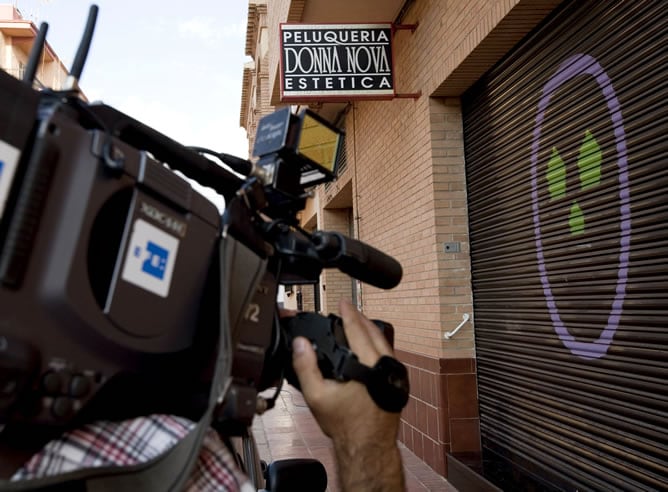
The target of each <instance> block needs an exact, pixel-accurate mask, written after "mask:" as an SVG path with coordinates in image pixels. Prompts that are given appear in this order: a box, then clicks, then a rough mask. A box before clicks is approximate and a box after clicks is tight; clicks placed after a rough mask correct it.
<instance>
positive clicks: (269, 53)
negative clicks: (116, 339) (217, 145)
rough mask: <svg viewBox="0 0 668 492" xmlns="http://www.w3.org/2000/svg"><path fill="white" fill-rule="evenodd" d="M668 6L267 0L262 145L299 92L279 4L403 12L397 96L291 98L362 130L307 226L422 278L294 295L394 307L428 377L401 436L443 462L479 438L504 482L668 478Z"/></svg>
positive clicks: (360, 16)
mask: <svg viewBox="0 0 668 492" xmlns="http://www.w3.org/2000/svg"><path fill="white" fill-rule="evenodd" d="M660 4H661V2H658V1H639V2H628V1H622V0H620V1H613V2H595V1H564V2H562V1H558V0H539V1H526V0H510V1H509V0H481V1H475V0H467V1H448V2H442V1H437V0H407V1H403V0H397V1H373V0H368V1H357V2H351V1H344V2H336V3H335V4H332V3H331V2H326V1H324V0H302V1H294V0H292V1H290V0H280V1H278V0H277V1H272V2H251V3H250V6H249V19H248V31H247V44H246V53H247V54H248V55H249V56H251V57H252V58H253V60H254V62H253V63H252V64H249V65H248V66H247V67H246V68H245V69H244V89H243V94H242V107H241V117H240V122H241V124H242V126H243V127H244V128H246V129H247V130H248V134H249V142H250V149H252V146H253V133H254V132H253V131H254V129H255V126H256V123H257V120H258V119H259V118H260V117H261V116H262V115H264V114H267V113H268V112H271V111H272V110H273V109H274V108H277V107H280V106H283V105H286V104H288V102H286V101H284V100H282V99H281V84H280V74H281V47H280V36H279V29H280V24H281V23H302V24H344V23H345V24H349V23H350V24H353V23H371V22H388V23H392V25H393V26H394V27H395V29H394V30H393V36H392V42H393V74H394V91H395V97H394V98H392V99H385V100H367V99H351V100H349V101H346V100H337V101H336V102H332V101H330V100H322V101H318V100H313V98H308V100H307V98H305V100H304V101H302V102H300V101H298V100H297V101H295V100H291V101H290V104H293V105H301V106H303V107H306V106H308V107H310V108H311V109H313V110H315V111H317V112H319V113H320V114H321V115H322V116H324V117H325V118H327V119H328V120H329V121H331V122H333V123H334V124H336V125H337V126H339V127H340V128H342V129H343V130H344V131H345V133H346V137H345V162H344V163H343V164H344V166H343V169H342V171H341V173H340V175H339V178H338V180H337V181H335V182H333V183H331V184H328V185H321V186H319V187H318V188H317V190H316V191H315V194H314V198H313V199H312V200H311V201H310V203H309V206H308V207H307V209H306V210H305V211H304V212H303V214H302V217H301V220H302V225H303V227H305V228H306V229H309V230H310V229H325V230H335V231H339V232H342V233H344V234H347V235H349V236H352V237H355V238H359V239H360V240H362V241H365V242H367V243H369V244H371V245H372V246H375V247H377V248H379V249H381V250H382V251H384V252H386V253H388V254H390V255H392V256H394V257H395V258H397V259H398V260H399V261H400V262H401V264H402V266H403V269H404V275H403V280H402V282H401V283H400V285H399V286H398V287H396V288H395V289H392V290H389V291H384V290H381V289H377V288H374V287H371V286H368V285H366V284H361V283H359V282H354V281H351V280H350V278H349V277H347V276H346V275H343V274H341V273H340V272H336V271H325V272H323V274H322V276H321V278H320V282H319V283H318V284H317V285H315V286H300V287H299V288H298V289H297V291H296V294H297V295H298V296H299V299H300V308H303V309H316V310H318V311H321V312H323V313H328V312H335V311H336V309H337V307H336V303H337V301H338V299H339V298H341V297H347V298H352V299H353V300H354V301H355V302H356V303H357V305H358V306H359V307H360V308H361V309H362V310H363V312H364V313H365V314H366V315H367V316H368V317H370V318H380V319H384V320H386V321H389V322H390V323H392V324H393V325H394V327H395V349H396V353H397V356H398V357H399V358H400V359H401V360H402V361H403V362H404V363H405V364H406V365H407V366H408V367H409V370H410V378H411V398H410V401H409V404H408V406H407V408H406V409H405V410H404V413H403V415H402V424H401V431H400V439H401V441H402V442H404V443H405V444H406V446H407V447H408V448H409V449H411V450H412V451H413V452H414V453H415V454H416V455H418V456H419V457H420V458H421V459H423V460H424V461H425V462H426V463H427V464H429V465H430V466H431V467H432V468H433V469H435V470H436V471H438V472H439V473H441V474H443V475H445V476H448V475H449V474H452V473H453V471H452V470H453V468H451V466H454V464H455V463H456V462H458V460H461V461H462V462H464V461H465V460H466V459H467V457H469V458H470V457H472V456H474V457H476V456H480V457H481V460H482V461H481V463H482V466H483V468H484V474H485V476H488V477H489V478H490V480H493V481H496V482H497V483H498V484H504V483H506V484H507V482H504V480H514V481H515V482H513V483H515V484H517V482H521V481H522V480H525V479H526V480H527V481H530V480H535V481H538V482H540V483H542V484H543V485H545V484H547V485H549V486H554V487H556V488H559V487H567V488H568V487H576V488H577V487H580V488H587V487H590V488H594V489H595V488H599V489H600V488H601V487H602V488H608V487H619V488H621V489H629V490H633V489H636V490H637V489H638V488H643V487H650V488H652V487H655V486H657V484H659V483H660V477H661V476H662V475H663V476H664V477H665V476H666V472H667V471H668V468H667V465H666V463H667V454H666V450H665V447H664V446H663V445H662V444H661V442H662V440H661V439H662V438H661V436H660V435H659V434H661V432H659V434H657V433H656V432H655V431H658V429H660V428H663V429H665V425H666V423H667V422H666V410H667V409H668V395H667V394H666V386H665V376H666V372H667V371H668V364H667V360H666V356H665V353H666V348H668V339H666V337H665V333H666V332H665V321H661V320H662V319H665V314H667V313H666V309H667V308H666V306H667V305H668V302H666V301H667V300H668V298H667V296H668V266H667V265H668V262H667V261H666V253H665V244H666V243H665V240H666V235H665V232H662V231H663V230H664V229H665V228H662V227H661V225H660V224H662V223H664V224H665V210H667V209H668V208H667V207H668V203H667V202H666V198H665V197H664V196H663V195H665V194H664V193H662V192H661V191H660V190H661V189H662V185H661V183H664V184H665V182H666V180H668V174H666V173H667V171H666V166H665V164H666V156H667V155H668V151H667V145H666V138H665V128H666V123H667V122H668V121H667V111H666V102H665V101H666V100H668V98H666V95H667V94H666V91H667V87H666V83H665V80H666V77H665V75H666V68H665V67H666V66H668V63H667V61H668V60H667V58H666V50H665V45H666V25H667V24H666V13H665V9H663V8H661V5H660ZM661 47H663V48H661ZM650 176H652V178H650ZM662 245H663V247H662ZM642 405H646V406H647V408H650V411H648V412H645V413H644V414H643V413H642V412H641V410H640V407H641V406H642ZM615 429H617V430H618V431H619V432H618V433H617V434H615ZM662 432H663V437H665V430H664V431H662ZM508 470H510V471H508ZM518 470H519V472H520V475H522V476H523V477H527V478H522V479H520V478H517V477H518V473H517V472H518ZM508 477H510V478H508ZM527 483H528V482H527ZM659 488H660V487H659Z"/></svg>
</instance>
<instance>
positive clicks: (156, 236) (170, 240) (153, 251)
mask: <svg viewBox="0 0 668 492" xmlns="http://www.w3.org/2000/svg"><path fill="white" fill-rule="evenodd" d="M178 248H179V240H178V239H177V238H175V237H174V236H172V235H170V234H167V233H166V232H165V231H163V230H162V229H159V228H157V227H155V226H154V225H152V224H149V223H148V222H146V221H144V220H142V219H137V220H136V221H135V223H134V225H133V227H132V235H131V236H130V244H129V245H128V249H127V254H126V257H125V264H124V265H123V273H122V275H121V278H122V279H123V280H125V281H127V282H130V283H131V284H134V285H136V286H138V287H141V288H142V289H145V290H148V291H150V292H153V293H154V294H156V295H159V296H161V297H167V296H168V295H169V288H170V285H171V282H172V273H173V272H174V264H175V262H176V255H177V252H178Z"/></svg>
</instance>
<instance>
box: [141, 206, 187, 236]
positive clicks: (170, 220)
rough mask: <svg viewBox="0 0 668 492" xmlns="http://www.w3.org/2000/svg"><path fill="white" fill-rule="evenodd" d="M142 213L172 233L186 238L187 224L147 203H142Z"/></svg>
mask: <svg viewBox="0 0 668 492" xmlns="http://www.w3.org/2000/svg"><path fill="white" fill-rule="evenodd" d="M140 211H141V213H143V214H144V215H146V216H147V217H150V218H151V219H153V220H154V221H156V222H157V223H158V224H160V225H162V226H164V227H165V228H167V229H169V230H170V231H172V232H175V233H176V234H178V235H179V236H180V237H185V235H186V229H187V227H186V224H185V222H182V221H180V220H178V219H175V218H174V217H172V216H170V215H168V214H166V213H165V212H163V211H162V210H159V209H158V208H156V207H154V206H153V205H150V204H148V203H146V202H141V208H140Z"/></svg>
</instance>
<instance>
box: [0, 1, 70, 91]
mask: <svg viewBox="0 0 668 492" xmlns="http://www.w3.org/2000/svg"><path fill="white" fill-rule="evenodd" d="M37 31H38V30H37V26H35V24H34V23H33V22H31V21H29V20H27V19H24V18H23V16H22V14H21V12H20V11H19V10H18V9H17V8H15V7H14V6H13V5H9V4H5V5H0V34H1V36H0V68H2V70H4V71H5V72H7V73H9V74H10V75H13V76H14V77H16V78H19V79H22V78H23V75H24V73H25V69H26V66H27V64H28V57H29V55H30V50H31V49H32V46H33V44H34V42H35V38H36V37H37ZM66 80H67V69H66V68H65V66H64V65H63V63H62V61H61V60H60V58H58V56H57V55H56V53H55V52H54V51H53V49H52V48H51V46H50V45H49V43H48V42H47V43H45V46H44V49H43V51H42V55H41V59H40V62H39V63H38V65H37V71H36V76H35V81H34V84H35V87H36V88H38V89H41V88H44V87H48V88H50V89H54V90H60V89H63V88H64V86H65V81H66Z"/></svg>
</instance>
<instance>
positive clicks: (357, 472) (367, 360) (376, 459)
mask: <svg viewBox="0 0 668 492" xmlns="http://www.w3.org/2000/svg"><path fill="white" fill-rule="evenodd" d="M339 309H340V312H341V318H342V319H343V328H344V331H345V333H346V337H347V339H348V342H349V344H350V348H351V350H352V351H353V352H354V353H355V354H356V355H357V356H358V358H359V360H360V362H361V363H362V364H365V365H367V366H369V367H373V366H374V365H375V364H376V362H377V361H378V359H379V358H380V357H381V356H383V355H389V356H392V355H393V353H392V348H391V347H390V346H389V344H388V343H387V340H386V339H385V337H384V336H383V334H382V333H381V331H380V330H379V329H378V327H377V326H376V325H375V324H374V323H372V322H371V321H370V320H368V319H367V318H366V317H364V316H363V315H362V314H361V313H359V311H357V309H355V308H354V307H353V306H352V304H351V303H350V302H349V301H341V302H340V303H339ZM292 348H293V360H292V362H293V366H294V369H295V373H296V374H297V377H298V378H299V384H300V386H301V389H302V393H303V395H304V399H305V400H306V403H307V404H308V405H309V407H310V408H311V411H312V412H313V415H314V417H315V418H316V420H317V421H318V424H319V425H320V427H321V428H322V430H323V432H324V433H325V434H327V435H328V436H329V437H330V438H331V439H332V441H333V442H334V451H335V453H336V457H337V463H338V467H339V479H340V482H341V487H342V490H344V491H346V492H350V491H353V490H364V491H371V490H379V491H380V490H382V491H399V490H404V480H403V470H402V467H401V455H400V454H399V449H398V447H397V433H398V430H399V418H400V414H399V413H389V412H386V411H384V410H382V409H380V408H379V407H378V406H377V405H376V403H374V401H373V400H372V399H371V397H370V396H369V393H368V392H367V389H366V387H364V385H362V384H360V383H358V382H356V381H348V382H346V383H340V382H337V381H334V380H331V379H324V378H323V377H322V374H321V373H320V370H319V369H318V364H317V358H316V354H315V351H314V350H313V347H312V346H311V344H310V343H309V341H308V340H307V339H306V338H303V337H296V338H295V339H294V341H293V347H292Z"/></svg>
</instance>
